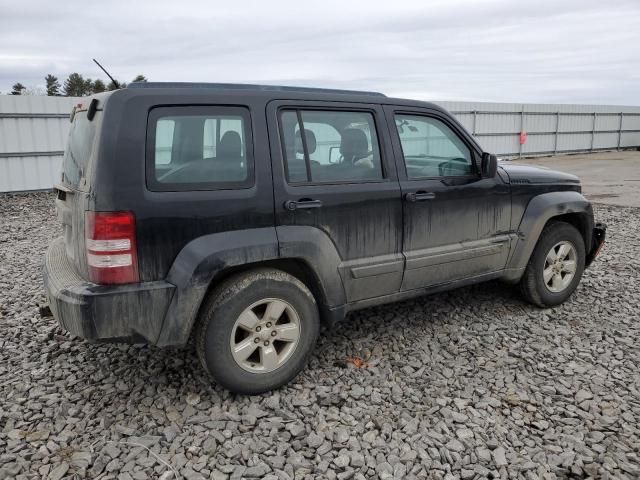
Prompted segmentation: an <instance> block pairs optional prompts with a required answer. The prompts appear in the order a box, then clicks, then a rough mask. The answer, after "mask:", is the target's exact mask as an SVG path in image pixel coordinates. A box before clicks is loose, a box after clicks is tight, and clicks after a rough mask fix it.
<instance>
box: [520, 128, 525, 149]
mask: <svg viewBox="0 0 640 480" xmlns="http://www.w3.org/2000/svg"><path fill="white" fill-rule="evenodd" d="M525 143H527V132H525V131H524V130H522V131H521V132H520V145H524V144H525Z"/></svg>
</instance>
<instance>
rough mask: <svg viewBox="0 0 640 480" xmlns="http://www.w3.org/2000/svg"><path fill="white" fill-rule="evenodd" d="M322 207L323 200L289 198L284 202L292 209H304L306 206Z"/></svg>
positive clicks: (287, 207) (285, 205) (288, 208)
mask: <svg viewBox="0 0 640 480" xmlns="http://www.w3.org/2000/svg"><path fill="white" fill-rule="evenodd" d="M320 207H322V200H311V199H306V198H303V199H301V200H298V201H295V200H287V201H286V202H284V208H286V209H287V210H290V211H294V210H302V209H304V208H320Z"/></svg>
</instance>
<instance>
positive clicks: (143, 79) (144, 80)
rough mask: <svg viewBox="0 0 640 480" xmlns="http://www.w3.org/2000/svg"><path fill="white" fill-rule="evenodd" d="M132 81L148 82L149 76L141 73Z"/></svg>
mask: <svg viewBox="0 0 640 480" xmlns="http://www.w3.org/2000/svg"><path fill="white" fill-rule="evenodd" d="M132 81H133V82H146V81H147V77H145V76H144V75H142V74H140V75H138V76H136V78H134V79H133V80H132Z"/></svg>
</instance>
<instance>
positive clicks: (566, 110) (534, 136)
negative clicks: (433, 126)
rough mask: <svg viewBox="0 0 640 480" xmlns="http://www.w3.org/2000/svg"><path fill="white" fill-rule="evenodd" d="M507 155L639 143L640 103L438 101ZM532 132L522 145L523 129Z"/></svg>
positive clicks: (489, 148)
mask: <svg viewBox="0 0 640 480" xmlns="http://www.w3.org/2000/svg"><path fill="white" fill-rule="evenodd" d="M435 103H437V104H439V105H441V106H443V107H444V108H446V109H447V110H449V111H450V112H452V113H454V115H455V116H456V117H457V118H458V120H460V122H462V124H463V125H464V126H465V128H467V130H469V132H472V133H473V135H474V136H475V137H476V138H477V139H478V141H479V142H480V144H481V145H482V147H483V148H484V149H485V150H486V151H489V152H493V153H495V154H497V155H499V156H503V157H515V156H528V155H551V154H554V153H568V152H582V151H591V150H612V149H617V148H629V147H637V146H640V107H622V106H608V105H552V104H519V103H484V102H435ZM521 131H524V132H526V133H527V139H526V142H525V143H524V144H523V145H520V132H521Z"/></svg>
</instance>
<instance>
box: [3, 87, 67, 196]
mask: <svg viewBox="0 0 640 480" xmlns="http://www.w3.org/2000/svg"><path fill="white" fill-rule="evenodd" d="M77 101H78V99H76V98H70V97H45V96H35V95H34V96H23V95H0V192H11V191H24V190H40V189H46V188H51V187H52V186H53V182H54V179H56V178H58V176H59V175H60V162H61V160H62V154H63V152H64V147H65V144H66V142H67V134H68V131H69V112H71V108H72V107H73V105H74V104H75V103H77Z"/></svg>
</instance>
